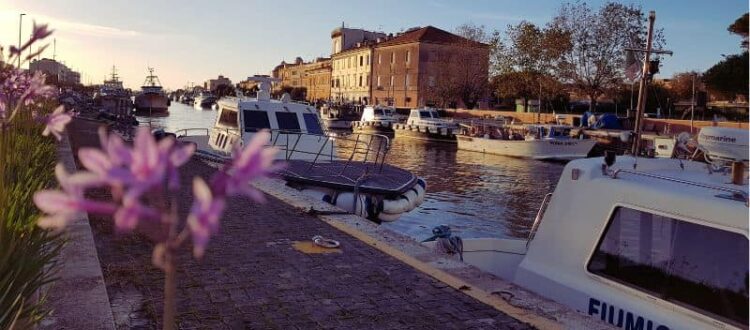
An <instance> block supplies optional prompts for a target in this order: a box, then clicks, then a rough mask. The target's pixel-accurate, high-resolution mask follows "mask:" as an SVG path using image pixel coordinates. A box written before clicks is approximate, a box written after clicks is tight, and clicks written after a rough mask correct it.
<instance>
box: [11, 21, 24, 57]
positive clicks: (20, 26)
mask: <svg viewBox="0 0 750 330" xmlns="http://www.w3.org/2000/svg"><path fill="white" fill-rule="evenodd" d="M24 16H26V14H20V15H18V51H19V53H18V69H19V70H20V69H21V53H20V52H21V29H22V28H23V17H24ZM11 65H13V64H11Z"/></svg>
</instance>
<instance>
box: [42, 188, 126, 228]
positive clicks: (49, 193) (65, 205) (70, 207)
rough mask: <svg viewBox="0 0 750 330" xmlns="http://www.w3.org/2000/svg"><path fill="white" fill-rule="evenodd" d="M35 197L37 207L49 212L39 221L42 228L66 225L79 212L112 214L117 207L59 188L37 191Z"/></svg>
mask: <svg viewBox="0 0 750 330" xmlns="http://www.w3.org/2000/svg"><path fill="white" fill-rule="evenodd" d="M33 199H34V204H36V207H38V208H39V209H40V210H42V212H44V213H46V214H47V215H45V216H42V217H41V218H39V220H38V221H37V225H38V226H39V227H42V228H62V227H65V226H66V225H67V224H68V223H69V222H70V220H71V219H72V218H73V216H74V215H75V214H76V213H77V212H91V213H100V214H112V213H114V212H115V210H116V209H117V206H116V205H114V204H112V203H107V202H98V201H92V200H87V199H85V198H83V197H82V196H77V195H75V194H69V193H66V192H64V191H59V190H40V191H37V192H36V193H34V197H33Z"/></svg>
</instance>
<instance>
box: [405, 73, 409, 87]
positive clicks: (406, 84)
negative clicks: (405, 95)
mask: <svg viewBox="0 0 750 330" xmlns="http://www.w3.org/2000/svg"><path fill="white" fill-rule="evenodd" d="M406 86H409V75H408V74H407V75H404V87H406Z"/></svg>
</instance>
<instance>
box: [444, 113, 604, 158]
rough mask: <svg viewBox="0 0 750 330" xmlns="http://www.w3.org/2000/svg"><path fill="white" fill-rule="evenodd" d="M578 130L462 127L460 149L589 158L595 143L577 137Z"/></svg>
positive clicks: (562, 127) (532, 126)
mask: <svg viewBox="0 0 750 330" xmlns="http://www.w3.org/2000/svg"><path fill="white" fill-rule="evenodd" d="M573 128H574V127H572V126H568V125H552V124H526V125H507V124H505V123H502V122H498V123H491V122H481V123H479V124H477V123H471V124H462V130H461V133H460V134H459V135H458V136H456V139H457V141H458V149H461V150H469V151H476V152H482V153H489V154H495V155H502V156H511V157H521V158H531V159H539V160H571V159H576V158H584V157H586V156H587V155H588V154H589V152H590V151H591V149H592V148H594V145H595V144H596V141H595V140H592V139H583V138H582V137H583V136H580V137H578V138H574V137H572V136H571V135H570V133H571V130H572V129H573Z"/></svg>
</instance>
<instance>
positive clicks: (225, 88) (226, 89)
mask: <svg viewBox="0 0 750 330" xmlns="http://www.w3.org/2000/svg"><path fill="white" fill-rule="evenodd" d="M214 94H215V95H216V97H219V98H221V97H224V96H234V95H235V94H236V92H235V89H234V86H231V85H227V84H221V85H219V86H216V90H215V91H214Z"/></svg>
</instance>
